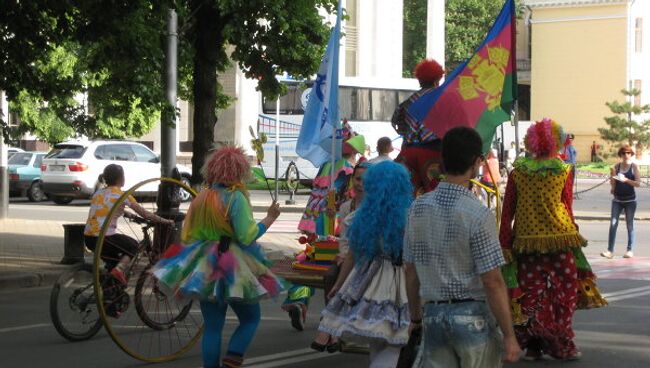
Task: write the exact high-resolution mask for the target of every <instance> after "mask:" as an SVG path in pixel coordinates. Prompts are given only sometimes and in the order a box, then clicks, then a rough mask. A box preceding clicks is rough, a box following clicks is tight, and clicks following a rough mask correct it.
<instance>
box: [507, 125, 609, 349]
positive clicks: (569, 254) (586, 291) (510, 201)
mask: <svg viewBox="0 0 650 368" xmlns="http://www.w3.org/2000/svg"><path fill="white" fill-rule="evenodd" d="M564 138H565V137H564V133H563V131H562V128H561V127H560V125H559V124H557V123H556V122H555V121H552V120H550V119H544V120H542V121H539V122H537V123H535V124H533V125H532V126H531V127H530V128H529V129H528V131H527V134H526V138H525V144H526V150H527V151H528V152H529V153H530V154H531V155H532V157H531V158H521V159H518V160H517V161H515V162H514V165H513V166H514V170H513V171H512V172H511V173H510V176H509V177H508V184H507V187H506V192H505V198H504V203H503V213H502V218H501V229H500V233H499V238H500V239H499V240H500V242H501V246H502V248H503V254H504V256H505V259H506V261H507V262H508V263H507V264H506V265H505V266H504V267H503V269H502V271H503V274H504V279H505V280H506V283H507V285H508V289H509V292H510V297H511V302H512V307H513V320H514V322H515V333H516V335H517V339H518V341H519V344H520V346H521V347H522V349H523V348H525V349H527V352H526V358H527V359H528V360H536V359H541V358H542V357H543V355H544V354H548V355H550V356H552V357H554V358H556V359H562V360H574V359H578V358H580V356H581V353H580V351H579V350H578V348H577V347H576V345H575V343H574V337H575V334H574V332H573V327H572V319H573V314H574V312H575V310H576V309H586V308H596V307H601V306H603V305H606V304H607V302H606V301H605V300H604V299H603V298H602V297H601V295H600V292H599V291H598V288H597V287H596V284H595V275H594V274H593V272H592V271H591V267H590V265H589V263H588V262H587V259H586V258H585V256H584V254H583V252H582V247H584V246H586V245H587V240H586V239H585V238H583V237H582V235H581V234H580V232H579V230H578V225H576V223H575V219H574V217H573V210H572V204H573V193H572V188H573V178H572V173H571V167H570V165H567V164H565V163H564V162H562V160H560V159H559V158H558V157H557V156H558V151H559V150H560V148H561V147H562V142H563V141H564Z"/></svg>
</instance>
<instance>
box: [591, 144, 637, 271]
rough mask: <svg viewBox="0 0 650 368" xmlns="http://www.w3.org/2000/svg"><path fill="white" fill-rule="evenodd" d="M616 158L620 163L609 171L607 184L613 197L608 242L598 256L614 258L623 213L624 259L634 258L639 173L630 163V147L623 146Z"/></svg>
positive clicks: (631, 151)
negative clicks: (619, 223)
mask: <svg viewBox="0 0 650 368" xmlns="http://www.w3.org/2000/svg"><path fill="white" fill-rule="evenodd" d="M618 157H620V159H621V162H619V163H617V164H616V165H614V167H612V168H611V171H610V179H609V182H610V184H611V190H610V193H612V194H613V195H614V198H613V199H612V215H611V220H610V223H609V240H608V242H607V250H606V251H604V252H602V253H601V254H600V255H601V256H603V257H605V258H612V257H614V245H615V243H616V230H617V229H618V219H619V217H620V216H621V212H623V211H625V224H626V225H627V251H626V252H625V254H624V255H623V257H624V258H632V257H634V243H635V240H636V237H635V233H634V213H635V212H636V193H635V191H634V188H635V187H637V188H638V187H640V186H641V179H640V178H641V173H640V172H639V166H638V165H637V164H635V163H634V162H632V158H633V157H634V150H633V149H632V147H630V145H627V144H626V145H623V146H621V148H619V149H618Z"/></svg>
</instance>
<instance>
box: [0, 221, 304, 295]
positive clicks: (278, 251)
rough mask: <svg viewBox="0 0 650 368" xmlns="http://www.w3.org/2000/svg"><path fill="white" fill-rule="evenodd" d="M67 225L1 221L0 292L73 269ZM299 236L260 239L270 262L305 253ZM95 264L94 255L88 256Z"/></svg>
mask: <svg viewBox="0 0 650 368" xmlns="http://www.w3.org/2000/svg"><path fill="white" fill-rule="evenodd" d="M64 224H66V222H59V221H44V220H41V221H36V220H23V219H13V218H8V219H4V220H0V290H6V289H17V288H23V287H37V286H49V285H52V284H53V283H54V282H55V281H56V279H57V278H58V277H59V275H60V274H61V273H62V272H64V271H65V270H67V269H69V268H70V266H68V265H62V264H61V263H60V261H61V259H62V258H63V254H64V246H63V243H64V232H63V226H62V225H64ZM298 237H299V234H298V232H297V230H296V232H295V233H290V232H287V233H276V232H268V233H266V234H264V236H262V237H261V238H260V239H259V243H260V244H261V245H262V246H263V247H264V249H265V250H266V253H267V256H268V257H269V259H271V260H273V259H280V258H283V257H285V256H291V255H293V254H295V253H297V252H298V251H299V250H300V249H302V247H301V245H300V244H299V243H298V241H297V239H298ZM85 258H86V262H88V263H92V261H93V258H92V254H86V257H85Z"/></svg>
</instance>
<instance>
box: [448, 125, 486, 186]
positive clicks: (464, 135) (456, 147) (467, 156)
mask: <svg viewBox="0 0 650 368" xmlns="http://www.w3.org/2000/svg"><path fill="white" fill-rule="evenodd" d="M482 149H483V140H482V139H481V136H480V135H479V134H478V132H476V130H474V129H472V128H468V127H456V128H453V129H450V130H449V131H448V132H447V134H445V136H444V138H443V139H442V162H443V164H444V166H445V172H446V173H448V174H452V175H462V174H464V173H465V172H467V170H469V168H470V167H472V165H474V161H475V160H476V158H477V157H479V156H481V154H482V153H483V152H482Z"/></svg>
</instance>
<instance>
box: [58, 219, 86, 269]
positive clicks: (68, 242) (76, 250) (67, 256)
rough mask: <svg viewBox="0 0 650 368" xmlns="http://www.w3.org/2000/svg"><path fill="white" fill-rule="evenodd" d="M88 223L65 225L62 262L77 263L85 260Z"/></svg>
mask: <svg viewBox="0 0 650 368" xmlns="http://www.w3.org/2000/svg"><path fill="white" fill-rule="evenodd" d="M85 227H86V224H64V225H63V234H64V235H63V258H62V259H61V262H60V263H61V264H67V265H69V264H75V263H81V262H83V261H84V246H85V245H84V228H85Z"/></svg>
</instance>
